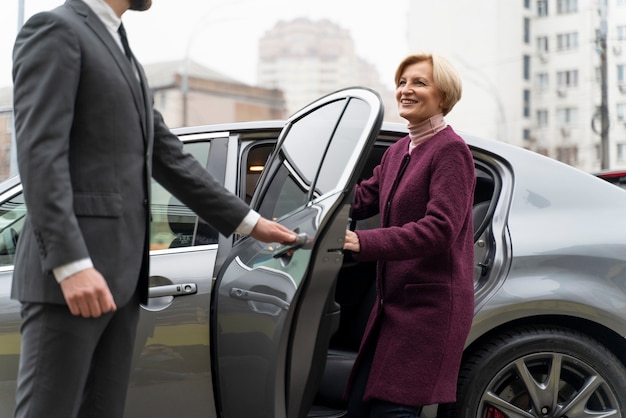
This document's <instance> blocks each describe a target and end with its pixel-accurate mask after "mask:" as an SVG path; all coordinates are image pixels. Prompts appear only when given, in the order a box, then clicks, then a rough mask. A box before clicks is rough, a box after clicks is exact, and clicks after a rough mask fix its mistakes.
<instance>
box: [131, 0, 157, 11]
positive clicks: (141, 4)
mask: <svg viewBox="0 0 626 418" xmlns="http://www.w3.org/2000/svg"><path fill="white" fill-rule="evenodd" d="M151 6H152V0H130V7H129V9H130V10H136V11H139V12H142V11H144V10H148V9H149V8H150V7H151Z"/></svg>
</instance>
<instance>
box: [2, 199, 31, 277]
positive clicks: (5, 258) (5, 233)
mask: <svg viewBox="0 0 626 418" xmlns="http://www.w3.org/2000/svg"><path fill="white" fill-rule="evenodd" d="M25 217H26V203H25V202H24V194H23V193H19V194H17V195H15V196H14V197H12V198H10V199H8V200H6V201H4V202H3V203H2V205H0V267H4V266H12V265H13V263H14V261H15V246H16V245H17V239H18V237H19V235H20V233H21V232H22V228H23V226H24V218H25Z"/></svg>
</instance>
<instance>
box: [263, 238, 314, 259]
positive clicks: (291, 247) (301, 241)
mask: <svg viewBox="0 0 626 418" xmlns="http://www.w3.org/2000/svg"><path fill="white" fill-rule="evenodd" d="M308 242H309V236H308V235H307V233H306V232H301V233H299V234H298V235H296V240H295V241H294V242H292V243H291V244H286V245H281V246H280V247H278V248H277V249H276V250H274V253H273V254H272V256H273V257H274V258H280V257H283V256H285V255H288V256H289V255H291V253H293V252H294V251H295V250H297V249H299V248H302V247H304V246H305V245H306V244H307V243H308Z"/></svg>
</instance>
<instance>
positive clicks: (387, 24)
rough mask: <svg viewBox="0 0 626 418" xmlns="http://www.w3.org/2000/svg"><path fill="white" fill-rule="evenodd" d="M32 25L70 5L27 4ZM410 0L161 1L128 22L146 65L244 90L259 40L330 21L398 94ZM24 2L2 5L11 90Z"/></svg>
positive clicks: (6, 80)
mask: <svg viewBox="0 0 626 418" xmlns="http://www.w3.org/2000/svg"><path fill="white" fill-rule="evenodd" d="M22 1H23V2H24V5H25V7H24V19H25V20H27V19H28V17H30V16H31V15H33V14H35V13H37V12H39V11H44V10H49V9H51V8H54V7H56V6H58V5H60V4H62V3H63V0H22ZM408 2H409V0H386V1H376V2H365V1H363V0H153V4H152V7H151V8H150V10H148V11H145V12H134V11H128V12H126V13H125V14H124V16H123V17H122V20H123V22H124V26H125V28H126V31H127V33H128V37H129V39H130V44H131V48H132V50H133V52H134V54H135V56H136V57H137V58H138V59H139V60H140V61H141V62H142V63H143V64H149V63H154V62H159V61H169V60H182V59H184V58H185V57H187V56H188V57H189V58H190V59H192V60H194V61H197V62H199V63H201V64H203V65H205V66H207V67H209V68H211V69H213V70H215V71H219V72H221V73H224V74H227V75H229V76H231V77H233V78H235V79H237V80H239V81H241V82H243V83H246V84H250V85H255V84H256V69H257V68H256V62H257V56H258V52H257V50H258V41H259V39H260V38H261V37H262V36H263V34H264V33H265V32H266V31H268V30H271V29H272V28H273V27H274V25H275V24H276V23H277V22H278V21H279V20H292V19H295V18H300V17H307V18H309V19H311V20H314V21H315V20H320V19H328V20H330V21H332V22H333V23H335V24H337V25H338V26H340V27H342V28H344V29H347V30H348V31H349V32H350V34H351V35H352V38H353V39H354V41H355V47H356V50H357V54H358V55H359V56H360V57H361V58H363V59H365V60H366V61H368V62H370V63H371V64H373V65H374V66H375V67H376V68H377V69H378V71H379V73H380V76H381V80H382V81H383V82H384V83H388V84H389V86H390V88H392V87H393V74H394V71H395V68H396V66H397V64H398V63H399V62H400V61H401V60H402V58H404V57H405V56H406V55H407V54H408V50H407V40H406V31H407V28H406V21H407V10H408ZM18 4H19V0H0V31H1V33H0V87H3V86H10V85H11V53H12V48H13V42H14V40H15V36H16V35H17V29H18V21H19V19H18Z"/></svg>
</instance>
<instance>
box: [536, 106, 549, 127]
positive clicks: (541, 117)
mask: <svg viewBox="0 0 626 418" xmlns="http://www.w3.org/2000/svg"><path fill="white" fill-rule="evenodd" d="M537 126H538V127H540V128H543V127H545V126H548V110H547V109H539V110H537Z"/></svg>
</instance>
